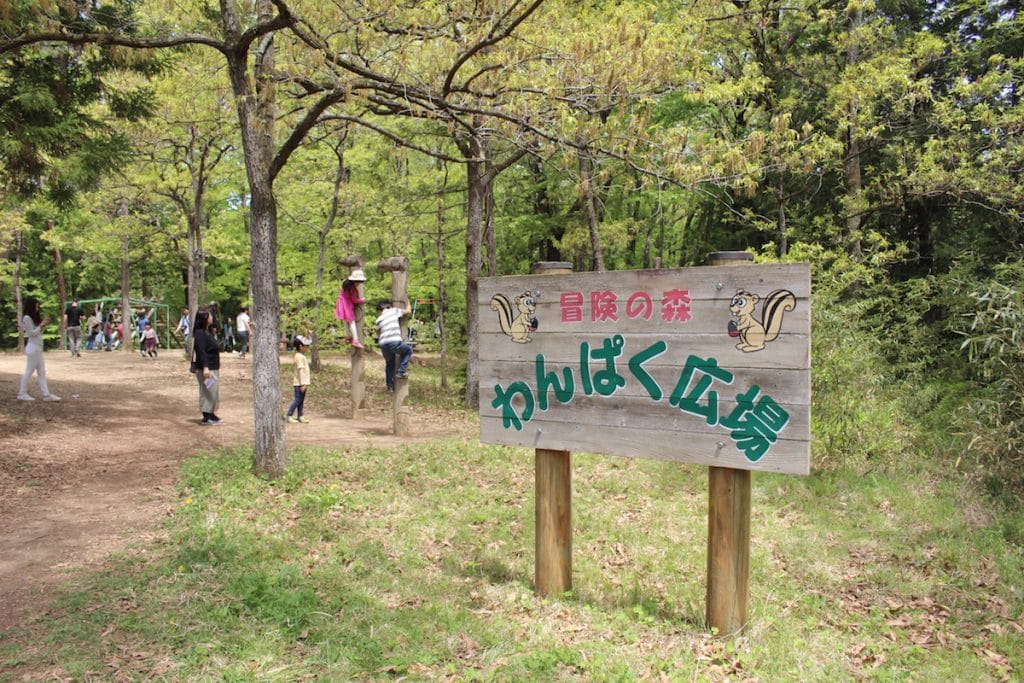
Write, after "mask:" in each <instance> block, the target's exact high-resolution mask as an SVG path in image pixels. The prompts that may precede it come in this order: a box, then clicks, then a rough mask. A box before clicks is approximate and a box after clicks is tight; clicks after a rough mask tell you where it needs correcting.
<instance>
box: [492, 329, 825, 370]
mask: <svg viewBox="0 0 1024 683" xmlns="http://www.w3.org/2000/svg"><path fill="white" fill-rule="evenodd" d="M615 334H617V332H614V331H610V332H609V333H608V334H603V333H592V334H587V333H583V332H581V333H577V334H564V333H558V334H548V335H537V336H535V337H534V338H533V341H532V342H531V343H529V344H516V345H515V347H514V348H512V344H511V343H510V341H509V338H508V336H506V335H505V334H502V333H500V332H490V333H488V332H484V333H482V334H481V335H480V346H479V359H480V363H481V366H486V365H488V364H490V363H496V364H501V363H506V362H510V361H528V362H531V363H532V362H533V361H534V359H535V358H536V357H537V356H538V355H542V356H544V358H545V361H546V363H548V364H549V365H562V366H569V365H575V366H578V365H579V358H580V346H581V345H582V344H584V343H586V344H588V345H589V346H590V348H591V349H592V350H593V349H601V348H602V347H603V345H604V342H605V339H609V338H612V337H614V335H615ZM724 336H725V335H723V334H717V333H712V334H690V335H686V336H684V337H674V338H671V341H672V344H671V346H668V339H669V338H668V337H666V336H665V335H661V334H656V333H655V334H632V335H629V336H628V337H626V338H625V344H624V345H623V350H622V355H621V356H620V358H624V359H627V360H628V358H629V357H630V356H631V355H632V354H634V353H637V352H638V351H641V350H643V349H646V348H648V347H650V346H651V345H652V344H656V343H657V342H659V341H665V342H666V346H668V348H667V349H666V353H664V354H662V355H661V356H659V357H658V358H656V359H655V360H652V361H650V363H651V364H653V365H658V364H667V363H674V364H677V365H682V363H683V362H685V360H686V358H687V357H688V356H690V355H695V356H700V357H701V358H715V359H716V360H718V362H719V364H720V365H722V366H727V367H730V368H798V369H802V370H806V369H808V368H810V366H811V354H810V343H809V342H808V337H807V335H806V334H796V333H792V332H787V333H785V334H782V335H780V336H779V337H778V338H777V339H776V340H775V341H774V342H771V343H770V344H769V345H768V347H767V348H766V349H765V350H766V351H769V352H768V353H764V352H760V353H743V352H742V351H738V350H736V348H735V345H734V344H733V341H734V340H733V339H728V341H724V340H723V337H724Z"/></svg>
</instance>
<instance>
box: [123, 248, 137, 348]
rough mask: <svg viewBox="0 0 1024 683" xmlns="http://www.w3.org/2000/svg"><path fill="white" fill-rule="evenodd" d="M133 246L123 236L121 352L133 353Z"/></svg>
mask: <svg viewBox="0 0 1024 683" xmlns="http://www.w3.org/2000/svg"><path fill="white" fill-rule="evenodd" d="M130 257H131V244H130V243H129V241H128V235H121V351H122V353H132V352H133V351H134V349H133V348H132V302H131V284H132V281H131V258H130Z"/></svg>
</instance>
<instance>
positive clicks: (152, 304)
mask: <svg viewBox="0 0 1024 683" xmlns="http://www.w3.org/2000/svg"><path fill="white" fill-rule="evenodd" d="M108 303H113V304H115V306H113V307H112V308H113V310H115V311H120V310H121V297H119V296H118V297H113V296H107V297H103V298H101V299H79V300H78V305H79V306H81V307H82V310H83V311H85V306H86V304H91V305H92V306H93V307H94V308H95V307H96V306H97V305H99V307H100V309H101V310H103V309H106V304H108ZM128 305H129V307H131V308H132V309H134V308H136V307H142V308H144V309H145V310H147V311H149V310H151V311H153V319H152V320H150V321H149V322H151V323H153V329H154V330H157V338H158V339H159V337H160V327H161V326H162V327H163V337H164V348H165V349H169V348H171V307H170V306H168V305H167V304H161V303H159V302H156V301H148V300H146V299H131V298H129V299H128ZM161 313H163V319H164V321H166V322H160V314H161ZM121 322H122V323H124V331H125V332H126V333H128V334H129V338H130V335H131V332H133V331H134V328H135V324H134V322H133V321H131V320H128V321H123V320H122V321H121Z"/></svg>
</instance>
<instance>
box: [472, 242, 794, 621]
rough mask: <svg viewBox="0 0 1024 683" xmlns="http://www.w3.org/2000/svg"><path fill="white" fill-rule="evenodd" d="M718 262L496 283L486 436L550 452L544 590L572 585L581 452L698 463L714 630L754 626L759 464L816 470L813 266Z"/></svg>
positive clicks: (541, 509) (539, 538) (483, 410)
mask: <svg viewBox="0 0 1024 683" xmlns="http://www.w3.org/2000/svg"><path fill="white" fill-rule="evenodd" d="M711 259H712V263H713V265H708V266H701V267H693V268H670V269H661V268H655V269H646V270H626V271H610V272H596V273H573V272H572V268H571V265H570V264H559V263H554V264H536V265H535V266H534V267H533V269H532V272H531V274H529V275H508V276H502V277H490V278H481V280H480V287H479V290H478V293H477V301H476V306H477V307H478V311H479V313H480V320H481V321H482V323H481V329H480V344H479V349H478V354H479V359H480V379H479V385H480V396H481V401H480V406H479V409H480V439H481V441H482V442H484V443H498V444H504V445H509V446H520V447H526V448H532V449H534V451H535V458H536V459H535V476H536V510H535V512H536V565H535V582H536V592H537V594H538V595H539V596H541V597H554V596H558V595H560V594H562V593H564V592H566V591H569V590H571V589H572V557H571V550H572V537H571V533H572V498H571V495H572V493H571V488H572V486H571V459H570V451H575V452H580V451H586V452H591V453H604V454H608V455H620V456H625V457H645V458H654V459H660V460H668V461H675V462H687V463H698V464H701V465H704V466H706V467H708V468H709V469H708V540H707V544H708V545H707V551H708V553H707V594H706V598H707V602H706V613H705V617H706V623H707V628H708V629H709V630H711V631H712V632H713V633H715V634H717V635H720V636H733V635H735V634H737V633H741V632H742V631H743V629H744V628H745V627H746V623H747V602H748V592H749V587H748V580H749V573H750V532H751V488H752V476H753V475H752V474H751V472H752V471H765V472H776V473H780V474H798V475H806V474H808V473H809V472H810V443H811V434H810V432H811V429H810V426H811V415H810V408H811V382H810V379H811V378H810V374H811V373H810V362H811V359H810V341H811V325H810V323H811V278H810V267H809V266H808V264H801V263H771V264H761V265H747V266H746V267H739V268H736V267H730V266H734V265H741V264H746V263H750V262H751V260H752V259H751V255H750V254H747V253H742V252H719V253H716V254H712V255H711ZM548 273H557V274H559V275H561V277H547V274H548Z"/></svg>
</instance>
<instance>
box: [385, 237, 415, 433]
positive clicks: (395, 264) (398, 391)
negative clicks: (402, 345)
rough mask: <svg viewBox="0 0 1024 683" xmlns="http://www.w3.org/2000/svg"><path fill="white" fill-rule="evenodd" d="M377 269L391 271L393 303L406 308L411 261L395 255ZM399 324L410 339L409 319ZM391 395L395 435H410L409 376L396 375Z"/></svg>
mask: <svg viewBox="0 0 1024 683" xmlns="http://www.w3.org/2000/svg"><path fill="white" fill-rule="evenodd" d="M377 269H378V270H380V271H381V272H382V273H391V305H392V306H397V307H398V308H405V304H406V302H408V301H409V290H408V275H409V261H408V260H407V259H406V258H405V257H400V256H393V257H391V258H389V259H385V260H383V261H381V262H380V263H378V264H377ZM399 325H400V326H401V328H402V339H403V340H405V339H408V336H409V321H408V320H406V319H405V316H404V315H403V316H402V317H401V318H399ZM391 397H392V401H391V406H392V415H393V418H394V430H395V436H409V435H410V434H412V426H411V424H410V415H409V407H408V406H407V405H405V401H406V399H407V398H409V379H408V378H406V377H398V375H397V374H396V375H395V391H394V393H393V394H392V395H391Z"/></svg>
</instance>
